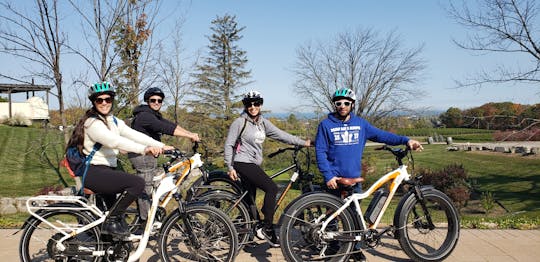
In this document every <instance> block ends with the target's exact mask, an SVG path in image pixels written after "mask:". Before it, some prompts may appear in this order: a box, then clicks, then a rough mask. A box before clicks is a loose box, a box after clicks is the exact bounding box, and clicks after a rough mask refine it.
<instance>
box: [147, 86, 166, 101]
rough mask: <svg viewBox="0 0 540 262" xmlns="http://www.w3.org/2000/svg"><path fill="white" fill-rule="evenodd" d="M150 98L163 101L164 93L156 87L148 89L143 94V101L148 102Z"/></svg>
mask: <svg viewBox="0 0 540 262" xmlns="http://www.w3.org/2000/svg"><path fill="white" fill-rule="evenodd" d="M151 96H160V97H161V99H165V93H163V91H161V89H159V88H157V87H150V88H148V90H146V92H144V101H148V99H150V97H151Z"/></svg>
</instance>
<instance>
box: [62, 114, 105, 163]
mask: <svg viewBox="0 0 540 262" xmlns="http://www.w3.org/2000/svg"><path fill="white" fill-rule="evenodd" d="M100 115H101V114H100V113H99V112H98V111H97V109H96V107H95V106H93V107H92V108H90V109H88V110H87V111H86V113H84V116H83V117H82V118H81V119H80V120H79V122H78V123H77V125H76V126H75V129H73V133H72V134H71V138H70V139H69V142H68V144H67V146H66V151H67V149H68V148H70V147H72V146H76V147H77V149H78V150H79V152H80V153H81V154H82V153H83V147H84V122H86V120H87V119H88V118H91V117H93V118H97V119H99V120H101V121H103V123H105V125H106V126H108V125H107V122H106V121H105V119H104V118H103V117H99V116H100Z"/></svg>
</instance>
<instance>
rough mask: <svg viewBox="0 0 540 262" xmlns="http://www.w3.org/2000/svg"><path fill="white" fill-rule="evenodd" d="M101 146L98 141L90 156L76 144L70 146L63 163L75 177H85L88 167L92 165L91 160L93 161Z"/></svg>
mask: <svg viewBox="0 0 540 262" xmlns="http://www.w3.org/2000/svg"><path fill="white" fill-rule="evenodd" d="M101 146H102V145H101V144H100V143H96V144H95V145H94V148H92V152H90V154H88V156H85V155H84V154H82V153H81V152H80V151H79V149H78V148H77V147H76V146H70V147H68V149H67V150H66V156H65V157H64V159H63V160H62V161H63V163H62V164H63V166H65V167H66V168H67V170H68V173H69V175H70V176H71V177H73V178H74V177H84V176H85V175H86V172H87V171H88V168H87V167H88V166H90V161H92V158H93V157H94V154H95V153H96V152H97V151H98V150H99V149H101Z"/></svg>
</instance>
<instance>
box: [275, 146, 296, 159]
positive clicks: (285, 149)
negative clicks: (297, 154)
mask: <svg viewBox="0 0 540 262" xmlns="http://www.w3.org/2000/svg"><path fill="white" fill-rule="evenodd" d="M300 149H302V146H294V147H286V148H279V149H278V150H277V151H276V152H273V153H270V154H268V158H272V157H275V156H277V155H279V154H281V153H283V152H285V151H288V150H294V151H299V150H300Z"/></svg>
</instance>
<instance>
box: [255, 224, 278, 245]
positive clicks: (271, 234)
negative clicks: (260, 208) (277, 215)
mask: <svg viewBox="0 0 540 262" xmlns="http://www.w3.org/2000/svg"><path fill="white" fill-rule="evenodd" d="M260 231H261V234H262V235H263V236H264V239H266V242H268V244H270V246H271V247H279V241H278V239H277V236H276V231H275V230H274V228H273V227H270V228H268V227H264V228H261V229H260ZM257 234H259V231H257Z"/></svg>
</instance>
